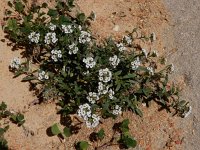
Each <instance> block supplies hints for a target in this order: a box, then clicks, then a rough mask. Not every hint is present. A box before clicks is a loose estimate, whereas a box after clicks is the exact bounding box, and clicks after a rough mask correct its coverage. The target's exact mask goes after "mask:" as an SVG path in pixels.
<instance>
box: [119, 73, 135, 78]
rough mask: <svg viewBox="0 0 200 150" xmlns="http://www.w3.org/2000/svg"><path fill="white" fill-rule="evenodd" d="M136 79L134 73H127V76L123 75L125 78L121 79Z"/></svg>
mask: <svg viewBox="0 0 200 150" xmlns="http://www.w3.org/2000/svg"><path fill="white" fill-rule="evenodd" d="M135 77H136V74H134V73H131V74H130V73H129V74H127V75H125V76H123V77H122V78H123V79H130V78H135Z"/></svg>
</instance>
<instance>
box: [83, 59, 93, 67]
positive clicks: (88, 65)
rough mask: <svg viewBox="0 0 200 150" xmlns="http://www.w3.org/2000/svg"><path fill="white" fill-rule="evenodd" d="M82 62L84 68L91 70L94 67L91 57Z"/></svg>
mask: <svg viewBox="0 0 200 150" xmlns="http://www.w3.org/2000/svg"><path fill="white" fill-rule="evenodd" d="M83 62H84V63H85V64H86V68H93V67H94V66H95V65H96V62H95V60H94V58H92V57H87V58H83Z"/></svg>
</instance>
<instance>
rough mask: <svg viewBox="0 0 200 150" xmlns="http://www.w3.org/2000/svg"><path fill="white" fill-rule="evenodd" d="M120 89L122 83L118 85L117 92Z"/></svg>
mask: <svg viewBox="0 0 200 150" xmlns="http://www.w3.org/2000/svg"><path fill="white" fill-rule="evenodd" d="M120 88H121V83H119V84H117V87H116V89H115V91H119V89H120Z"/></svg>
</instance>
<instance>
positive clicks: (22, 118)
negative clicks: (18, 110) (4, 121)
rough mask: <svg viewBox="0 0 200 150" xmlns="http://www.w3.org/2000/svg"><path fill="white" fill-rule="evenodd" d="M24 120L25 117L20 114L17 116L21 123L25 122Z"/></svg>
mask: <svg viewBox="0 0 200 150" xmlns="http://www.w3.org/2000/svg"><path fill="white" fill-rule="evenodd" d="M23 120H24V115H22V114H18V115H17V121H19V122H21V121H23Z"/></svg>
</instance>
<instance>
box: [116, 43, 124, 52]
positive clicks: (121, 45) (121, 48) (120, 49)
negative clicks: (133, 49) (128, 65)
mask: <svg viewBox="0 0 200 150" xmlns="http://www.w3.org/2000/svg"><path fill="white" fill-rule="evenodd" d="M116 46H117V48H118V49H119V51H120V52H123V51H125V50H126V47H125V46H124V44H123V43H119V44H116Z"/></svg>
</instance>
